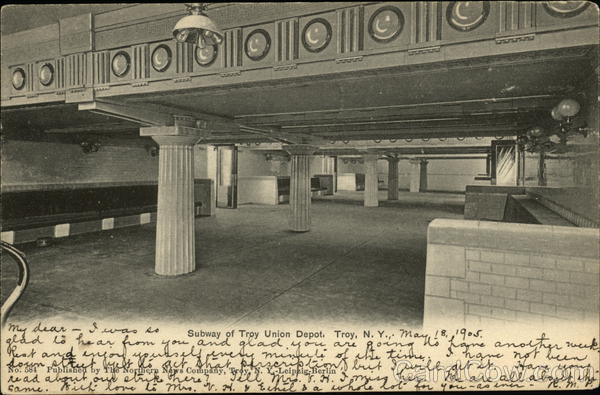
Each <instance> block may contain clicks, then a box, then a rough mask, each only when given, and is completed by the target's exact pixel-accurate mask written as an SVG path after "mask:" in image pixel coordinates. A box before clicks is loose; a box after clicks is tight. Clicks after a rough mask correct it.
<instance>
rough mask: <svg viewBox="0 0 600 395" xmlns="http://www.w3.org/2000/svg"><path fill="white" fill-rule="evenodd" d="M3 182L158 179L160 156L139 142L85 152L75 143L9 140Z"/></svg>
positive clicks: (4, 161)
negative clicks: (153, 154)
mask: <svg viewBox="0 0 600 395" xmlns="http://www.w3.org/2000/svg"><path fill="white" fill-rule="evenodd" d="M1 166H2V185H36V184H53V183H62V182H64V183H78V182H124V181H156V179H157V176H158V156H155V157H152V156H150V155H149V154H148V152H147V151H146V149H145V148H144V147H143V145H142V144H141V143H140V146H127V147H120V146H101V147H100V150H99V151H98V152H94V153H90V154H84V153H83V152H82V150H81V148H80V147H79V146H78V145H75V144H60V143H48V142H33V141H15V140H7V141H5V143H4V144H2V163H1Z"/></svg>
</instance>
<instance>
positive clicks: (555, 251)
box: [427, 219, 600, 259]
mask: <svg viewBox="0 0 600 395" xmlns="http://www.w3.org/2000/svg"><path fill="white" fill-rule="evenodd" d="M427 240H428V243H429V244H442V245H456V246H463V247H473V248H489V249H500V250H512V251H523V252H527V253H538V254H551V255H560V256H570V257H584V258H595V259H600V229H598V228H576V227H568V226H553V225H537V224H520V223H509V222H493V221H474V220H455V219H435V220H433V221H432V222H431V223H430V224H429V227H428V230H427Z"/></svg>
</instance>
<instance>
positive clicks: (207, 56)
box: [194, 45, 219, 67]
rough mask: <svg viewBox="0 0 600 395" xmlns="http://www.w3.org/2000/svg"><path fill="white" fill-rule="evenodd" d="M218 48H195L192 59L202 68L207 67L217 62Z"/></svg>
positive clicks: (210, 46)
mask: <svg viewBox="0 0 600 395" xmlns="http://www.w3.org/2000/svg"><path fill="white" fill-rule="evenodd" d="M218 51H219V50H218V48H217V46H216V45H208V46H206V47H204V48H200V47H196V52H195V54H194V57H195V58H196V63H198V64H199V65H200V66H202V67H208V66H210V65H211V64H213V63H214V62H215V60H217V54H218Z"/></svg>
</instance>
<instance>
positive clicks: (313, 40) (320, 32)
mask: <svg viewBox="0 0 600 395" xmlns="http://www.w3.org/2000/svg"><path fill="white" fill-rule="evenodd" d="M330 41H331V25H330V24H329V22H327V20H325V19H323V18H315V19H313V20H311V21H310V22H308V23H307V24H306V26H304V30H303V31H302V45H303V46H304V48H305V49H306V50H307V51H309V52H321V51H322V50H324V49H325V48H327V46H328V45H329V42H330Z"/></svg>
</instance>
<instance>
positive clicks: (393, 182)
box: [387, 157, 400, 200]
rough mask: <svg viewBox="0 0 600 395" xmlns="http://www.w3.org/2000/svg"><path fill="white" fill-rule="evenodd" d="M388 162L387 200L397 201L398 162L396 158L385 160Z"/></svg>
mask: <svg viewBox="0 0 600 395" xmlns="http://www.w3.org/2000/svg"><path fill="white" fill-rule="evenodd" d="M387 161H388V200H398V188H399V185H398V162H399V161H400V160H399V159H398V158H396V157H389V158H387Z"/></svg>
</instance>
